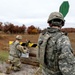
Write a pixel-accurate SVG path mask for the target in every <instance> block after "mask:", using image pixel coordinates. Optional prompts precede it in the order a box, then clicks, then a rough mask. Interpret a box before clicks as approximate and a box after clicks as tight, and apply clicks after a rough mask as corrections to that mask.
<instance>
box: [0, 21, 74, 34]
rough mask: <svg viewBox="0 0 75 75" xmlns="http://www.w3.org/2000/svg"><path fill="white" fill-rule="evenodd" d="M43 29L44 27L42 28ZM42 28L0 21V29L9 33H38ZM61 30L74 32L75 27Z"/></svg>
mask: <svg viewBox="0 0 75 75" xmlns="http://www.w3.org/2000/svg"><path fill="white" fill-rule="evenodd" d="M43 30H45V29H43ZM43 30H41V29H40V28H39V27H38V28H37V27H35V26H34V25H30V26H29V27H26V25H24V24H23V25H22V26H19V25H14V24H12V23H9V22H6V23H4V24H3V23H2V22H0V31H3V32H4V33H10V34H17V33H22V34H24V33H28V34H39V33H40V32H42V31H43ZM62 31H63V32H67V33H73V32H75V28H62Z"/></svg>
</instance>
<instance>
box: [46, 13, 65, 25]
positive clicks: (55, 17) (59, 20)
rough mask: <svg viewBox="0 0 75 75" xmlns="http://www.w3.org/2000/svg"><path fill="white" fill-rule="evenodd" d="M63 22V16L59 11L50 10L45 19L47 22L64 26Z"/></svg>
mask: <svg viewBox="0 0 75 75" xmlns="http://www.w3.org/2000/svg"><path fill="white" fill-rule="evenodd" d="M64 22H65V20H64V17H63V15H62V14H61V13H60V12H52V13H51V14H50V15H49V18H48V20H47V23H51V24H54V25H57V26H60V25H62V26H64Z"/></svg>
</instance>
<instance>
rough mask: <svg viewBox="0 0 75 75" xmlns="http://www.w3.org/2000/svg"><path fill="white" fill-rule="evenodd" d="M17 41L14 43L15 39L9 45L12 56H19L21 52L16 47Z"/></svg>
mask: <svg viewBox="0 0 75 75" xmlns="http://www.w3.org/2000/svg"><path fill="white" fill-rule="evenodd" d="M17 45H19V43H15V41H14V42H13V43H12V44H11V45H10V46H9V48H10V55H11V56H13V57H21V55H22V53H21V51H20V50H17V49H16V47H17Z"/></svg>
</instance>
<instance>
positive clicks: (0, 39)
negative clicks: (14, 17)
mask: <svg viewBox="0 0 75 75" xmlns="http://www.w3.org/2000/svg"><path fill="white" fill-rule="evenodd" d="M15 36H16V34H15V35H14V34H0V60H2V61H6V60H7V58H8V54H9V53H8V51H9V41H14V40H15ZM22 36H23V39H22V42H25V41H26V40H30V41H31V42H33V43H37V40H38V37H39V35H28V34H22ZM68 36H69V38H70V41H71V45H72V48H73V52H74V54H75V33H69V34H68Z"/></svg>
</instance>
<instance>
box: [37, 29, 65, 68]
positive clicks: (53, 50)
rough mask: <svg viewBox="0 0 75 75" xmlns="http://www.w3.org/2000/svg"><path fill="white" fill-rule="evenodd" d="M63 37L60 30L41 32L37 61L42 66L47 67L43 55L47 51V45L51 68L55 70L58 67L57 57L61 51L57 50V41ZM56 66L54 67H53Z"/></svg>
mask: <svg viewBox="0 0 75 75" xmlns="http://www.w3.org/2000/svg"><path fill="white" fill-rule="evenodd" d="M62 35H64V33H62V32H61V31H60V30H57V31H56V32H55V30H52V29H51V28H50V29H49V28H48V29H46V30H45V31H43V32H42V33H41V34H40V36H39V39H38V56H37V57H38V61H39V63H40V64H41V65H42V66H47V63H46V56H45V53H46V51H47V46H48V45H49V53H50V54H49V61H50V66H49V67H51V68H53V69H54V68H57V66H58V56H59V55H60V53H61V50H58V49H57V40H58V39H59V38H60V37H61V36H62ZM55 66H56V67H55Z"/></svg>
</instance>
